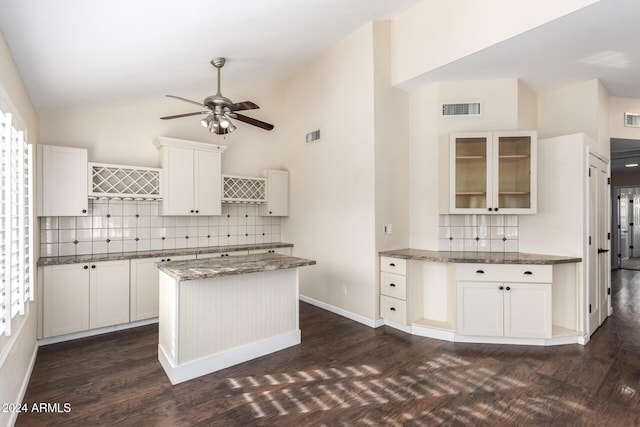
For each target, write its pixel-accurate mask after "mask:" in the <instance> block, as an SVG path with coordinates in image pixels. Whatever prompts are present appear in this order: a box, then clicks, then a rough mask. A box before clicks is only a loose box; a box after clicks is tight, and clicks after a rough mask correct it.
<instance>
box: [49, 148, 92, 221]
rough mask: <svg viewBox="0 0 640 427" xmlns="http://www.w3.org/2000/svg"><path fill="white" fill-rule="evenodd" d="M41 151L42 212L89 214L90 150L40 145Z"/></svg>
mask: <svg viewBox="0 0 640 427" xmlns="http://www.w3.org/2000/svg"><path fill="white" fill-rule="evenodd" d="M37 154H38V155H37V166H38V168H37V169H38V177H37V183H38V189H37V200H38V216H86V215H87V213H88V209H89V208H88V204H89V198H88V189H87V186H88V185H89V184H88V182H89V178H88V175H87V171H88V163H87V150H86V149H84V148H72V147H56V146H52V145H38V146H37Z"/></svg>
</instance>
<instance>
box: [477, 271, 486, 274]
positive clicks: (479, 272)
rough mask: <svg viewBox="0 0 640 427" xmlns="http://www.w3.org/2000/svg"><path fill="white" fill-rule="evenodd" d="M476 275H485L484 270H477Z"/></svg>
mask: <svg viewBox="0 0 640 427" xmlns="http://www.w3.org/2000/svg"><path fill="white" fill-rule="evenodd" d="M476 274H484V270H476Z"/></svg>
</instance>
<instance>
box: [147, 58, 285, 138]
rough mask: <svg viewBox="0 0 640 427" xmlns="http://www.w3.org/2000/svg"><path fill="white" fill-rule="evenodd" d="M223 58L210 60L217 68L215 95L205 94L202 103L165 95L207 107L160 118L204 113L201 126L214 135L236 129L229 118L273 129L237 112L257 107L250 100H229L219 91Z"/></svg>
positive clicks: (264, 123)
mask: <svg viewBox="0 0 640 427" xmlns="http://www.w3.org/2000/svg"><path fill="white" fill-rule="evenodd" d="M224 63H225V58H214V59H212V60H211V65H213V66H214V67H215V68H216V69H217V70H218V92H217V93H216V94H215V95H211V96H207V97H206V98H205V99H204V101H203V102H202V103H200V102H196V101H192V100H190V99H186V98H182V97H179V96H174V95H167V96H168V97H169V98H173V99H177V100H179V101H184V102H189V103H191V104H195V105H198V106H200V107H205V108H207V109H206V110H203V111H196V112H194V113H186V114H176V115H174V116H165V117H160V119H162V120H170V119H178V118H180V117H189V116H199V115H201V114H206V115H207V117H205V118H203V119H202V120H200V123H201V124H202V126H204V127H206V128H208V129H209V132H211V133H215V134H216V135H226V134H228V133H231V132H233V131H234V130H236V126H235V125H234V124H233V123H232V122H231V119H235V120H239V121H241V122H244V123H248V124H250V125H253V126H257V127H259V128H262V129H265V130H271V129H273V125H272V124H269V123H266V122H263V121H260V120H257V119H254V118H252V117H248V116H245V115H242V114H239V113H238V111H244V110H255V109H258V108H260V107H258V106H257V105H256V104H254V103H253V102H251V101H243V102H235V103H234V102H231V100H230V99H229V98H227V97H225V96H222V94H221V93H220V68H222V67H223V66H224Z"/></svg>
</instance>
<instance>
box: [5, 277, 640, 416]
mask: <svg viewBox="0 0 640 427" xmlns="http://www.w3.org/2000/svg"><path fill="white" fill-rule="evenodd" d="M639 289H640V272H638V271H627V270H622V271H618V272H614V273H613V293H612V294H613V305H614V314H613V316H611V317H610V318H609V319H608V320H607V321H606V322H605V323H604V324H603V325H602V326H601V327H600V328H599V329H598V331H596V333H595V334H594V335H593V336H592V339H591V341H590V342H589V343H588V344H587V345H586V346H581V345H565V346H556V347H530V346H504V345H479V344H460V343H449V342H443V341H438V340H434V339H429V338H420V337H412V336H410V335H407V334H404V333H402V332H399V331H396V330H394V329H391V328H388V327H382V328H378V329H371V328H369V327H366V326H363V325H360V324H358V323H355V322H352V321H350V320H347V319H345V318H342V317H340V316H337V315H334V314H331V313H328V312H326V311H323V310H321V309H318V308H316V307H313V306H310V305H307V304H304V303H300V324H301V329H302V344H301V345H299V346H296V347H294V348H290V349H287V350H283V351H280V352H277V353H274V354H272V355H269V356H265V357H262V358H260V359H256V360H254V361H251V362H247V363H244V364H241V365H238V366H235V367H232V368H229V369H225V370H222V371H219V372H216V373H214V374H211V375H207V376H205V377H201V378H198V379H195V380H192V381H188V382H185V383H182V384H179V385H176V386H171V384H170V382H169V380H168V379H167V377H166V376H165V374H164V371H163V370H162V368H161V367H160V364H159V363H158V360H157V327H156V326H155V325H153V326H146V327H141V328H137V329H132V330H128V331H121V332H117V333H113V334H108V335H103V336H99V337H92V338H87V339H83V340H77V341H74V342H67V343H61V344H55V345H50V346H46V347H43V348H40V350H39V353H38V358H37V361H36V365H35V368H34V372H33V375H32V378H31V381H30V383H29V387H28V390H27V393H26V396H25V399H24V402H25V403H27V404H29V405H32V404H33V403H41V402H43V403H60V404H61V406H60V409H61V412H60V413H22V414H20V416H19V417H18V421H17V425H18V426H44V425H62V426H102V425H104V426H254V425H256V426H307V425H309V426H322V425H326V426H405V425H406V426H431V425H438V424H445V425H487V426H495V425H560V426H566V425H597V426H608V425H610V426H633V425H640V357H639V356H640V290H639ZM64 403H69V404H70V412H64V407H63V406H62V404H64Z"/></svg>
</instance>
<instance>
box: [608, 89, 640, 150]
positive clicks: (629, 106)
mask: <svg viewBox="0 0 640 427" xmlns="http://www.w3.org/2000/svg"><path fill="white" fill-rule="evenodd" d="M624 113H640V99H639V98H620V97H615V96H611V97H609V132H610V135H611V138H623V139H639V140H640V128H632V127H626V126H625V125H624Z"/></svg>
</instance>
